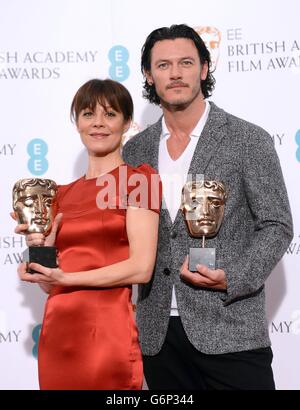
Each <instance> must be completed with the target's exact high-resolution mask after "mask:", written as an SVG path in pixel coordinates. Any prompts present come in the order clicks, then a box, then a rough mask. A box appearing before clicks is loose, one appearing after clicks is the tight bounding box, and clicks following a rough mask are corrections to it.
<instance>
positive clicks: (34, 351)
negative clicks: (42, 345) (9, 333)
mask: <svg viewBox="0 0 300 410" xmlns="http://www.w3.org/2000/svg"><path fill="white" fill-rule="evenodd" d="M41 328H42V325H37V326H35V327H34V328H33V331H32V340H33V341H34V345H33V348H32V355H33V357H35V358H36V359H37V357H38V347H39V338H40V333H41Z"/></svg>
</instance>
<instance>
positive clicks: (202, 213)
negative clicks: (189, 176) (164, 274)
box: [181, 179, 227, 272]
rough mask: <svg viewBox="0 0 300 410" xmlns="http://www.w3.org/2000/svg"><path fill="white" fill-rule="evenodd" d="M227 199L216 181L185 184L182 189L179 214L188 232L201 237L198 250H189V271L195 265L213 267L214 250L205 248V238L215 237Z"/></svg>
mask: <svg viewBox="0 0 300 410" xmlns="http://www.w3.org/2000/svg"><path fill="white" fill-rule="evenodd" d="M226 199H227V193H226V189H225V186H224V185H223V183H222V182H219V181H210V180H204V179H202V180H199V181H198V180H197V181H188V182H187V183H186V184H185V185H184V187H183V188H182V197H181V211H182V213H183V216H184V219H185V221H186V224H187V227H188V230H189V233H190V235H191V236H192V237H194V238H202V248H190V251H189V271H190V272H196V271H197V269H196V265H197V264H201V265H206V266H207V267H209V268H210V269H215V267H216V250H215V248H205V238H206V237H207V238H211V237H213V236H215V235H216V234H217V233H218V231H219V229H220V226H221V224H222V221H223V217H224V208H225V203H226Z"/></svg>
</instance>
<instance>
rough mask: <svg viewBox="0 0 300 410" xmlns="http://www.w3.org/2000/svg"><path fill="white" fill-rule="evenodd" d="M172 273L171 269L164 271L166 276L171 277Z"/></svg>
mask: <svg viewBox="0 0 300 410" xmlns="http://www.w3.org/2000/svg"><path fill="white" fill-rule="evenodd" d="M170 273H171V271H170V269H169V268H165V269H164V274H165V275H166V276H169V275H170Z"/></svg>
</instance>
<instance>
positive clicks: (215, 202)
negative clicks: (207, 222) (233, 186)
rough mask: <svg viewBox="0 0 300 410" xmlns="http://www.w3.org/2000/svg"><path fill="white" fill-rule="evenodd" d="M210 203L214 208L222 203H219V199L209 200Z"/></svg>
mask: <svg viewBox="0 0 300 410" xmlns="http://www.w3.org/2000/svg"><path fill="white" fill-rule="evenodd" d="M210 203H211V205H212V206H214V207H215V208H219V207H220V206H221V205H222V201H221V200H220V199H215V198H212V199H211V200H210Z"/></svg>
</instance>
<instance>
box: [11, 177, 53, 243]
mask: <svg viewBox="0 0 300 410" xmlns="http://www.w3.org/2000/svg"><path fill="white" fill-rule="evenodd" d="M56 193H57V185H56V183H55V182H54V181H52V180H51V179H40V178H28V179H21V180H19V181H17V182H16V183H15V185H14V187H13V209H14V211H15V213H16V217H17V222H18V223H19V224H28V229H27V232H26V233H43V234H45V236H46V235H47V234H48V233H49V231H50V230H51V226H52V222H53V220H54V217H55V215H56V212H57V202H56Z"/></svg>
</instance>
